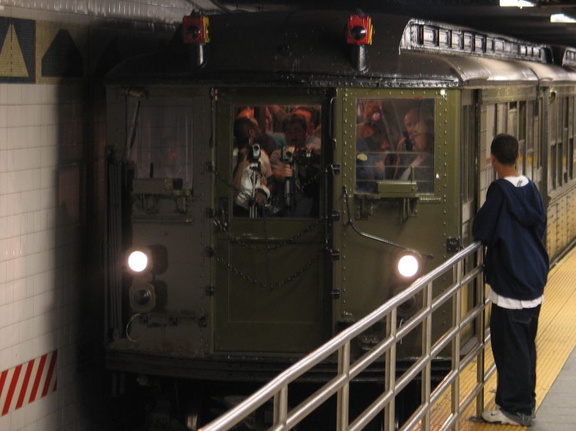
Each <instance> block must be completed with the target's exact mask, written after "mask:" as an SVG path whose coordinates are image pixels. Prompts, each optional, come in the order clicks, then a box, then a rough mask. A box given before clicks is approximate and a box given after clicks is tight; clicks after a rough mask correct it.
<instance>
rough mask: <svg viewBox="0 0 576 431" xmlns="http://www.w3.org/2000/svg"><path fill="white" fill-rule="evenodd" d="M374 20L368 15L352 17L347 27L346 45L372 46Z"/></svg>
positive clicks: (349, 18)
mask: <svg viewBox="0 0 576 431" xmlns="http://www.w3.org/2000/svg"><path fill="white" fill-rule="evenodd" d="M372 33H373V28H372V18H370V17H369V16H367V15H350V16H349V17H348V24H347V26H346V43H348V44H350V45H372Z"/></svg>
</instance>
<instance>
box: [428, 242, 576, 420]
mask: <svg viewBox="0 0 576 431" xmlns="http://www.w3.org/2000/svg"><path fill="white" fill-rule="evenodd" d="M575 310H576V249H572V250H571V251H570V252H569V253H568V254H567V255H566V256H564V257H563V258H562V259H561V260H560V261H559V262H558V263H557V264H556V265H555V266H554V267H553V268H552V269H551V271H550V274H549V277H548V283H547V285H546V289H545V291H544V302H543V304H542V310H541V312H540V321H539V329H538V335H537V338H536V345H537V352H538V363H537V384H536V419H535V420H534V423H533V425H532V426H531V427H519V426H512V425H494V424H489V423H486V422H484V421H483V420H482V419H481V418H479V417H478V416H477V413H476V406H475V405H474V404H473V405H471V406H470V407H469V408H468V410H466V412H465V414H464V415H462V419H461V420H460V422H459V424H458V425H459V429H460V430H473V431H480V430H482V431H484V430H496V431H499V430H502V431H505V430H520V429H527V430H528V431H568V430H570V431H573V430H575V429H576V349H575V346H576V312H575ZM487 360H490V361H492V357H491V352H487ZM466 379H468V377H466V376H465V375H464V376H463V377H462V384H466V383H465V380H466ZM473 379H475V374H474V373H473V372H470V376H469V380H470V381H472V380H473ZM470 384H472V383H470ZM495 389H496V373H494V374H493V375H492V376H491V377H490V379H489V380H488V382H487V383H486V385H485V392H484V397H485V401H484V402H485V405H486V409H494V408H495V403H494V394H495ZM440 404H442V403H440ZM438 408H439V409H442V407H441V406H439V407H438ZM434 416H435V415H434V413H433V414H432V418H431V421H432V423H431V425H432V426H431V429H435V430H440V429H442V424H441V423H436V424H435V423H434ZM444 417H445V416H444Z"/></svg>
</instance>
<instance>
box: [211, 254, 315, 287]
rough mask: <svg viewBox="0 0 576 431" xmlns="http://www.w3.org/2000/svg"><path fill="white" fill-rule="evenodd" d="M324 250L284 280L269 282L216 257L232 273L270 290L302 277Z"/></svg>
mask: <svg viewBox="0 0 576 431" xmlns="http://www.w3.org/2000/svg"><path fill="white" fill-rule="evenodd" d="M323 251H324V248H321V249H320V250H318V253H317V255H316V256H314V257H312V258H311V259H309V260H308V262H306V263H305V264H304V265H303V266H302V267H301V268H300V269H299V270H298V271H296V272H294V273H293V274H291V275H289V276H288V277H286V278H285V279H284V280H280V281H277V282H275V283H272V282H271V281H268V282H264V281H260V280H258V279H256V278H254V277H252V276H250V275H248V274H246V273H245V272H243V271H241V270H240V269H239V268H237V267H235V266H233V265H232V264H231V263H230V262H229V261H227V260H226V259H222V258H221V257H219V256H215V257H216V262H218V263H221V264H222V265H225V266H226V268H227V269H228V270H229V271H230V272H232V274H234V275H237V276H238V277H240V278H241V279H243V280H244V281H247V282H249V283H250V284H253V285H255V286H258V287H262V288H268V289H270V290H274V289H279V288H281V287H283V286H286V285H287V284H289V283H290V282H292V280H295V279H296V278H298V277H300V276H301V275H302V274H304V273H305V272H306V271H307V270H308V269H309V268H310V267H311V266H312V265H313V264H314V263H315V262H316V261H317V260H318V258H319V256H320V254H321V253H322V252H323Z"/></svg>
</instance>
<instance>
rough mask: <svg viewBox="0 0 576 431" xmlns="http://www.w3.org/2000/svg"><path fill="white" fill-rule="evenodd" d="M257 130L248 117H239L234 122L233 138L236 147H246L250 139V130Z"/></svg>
mask: <svg viewBox="0 0 576 431" xmlns="http://www.w3.org/2000/svg"><path fill="white" fill-rule="evenodd" d="M252 129H255V130H257V129H258V127H257V126H256V124H254V120H252V119H250V118H248V117H240V118H237V119H236V121H234V137H235V138H236V143H237V145H238V147H240V148H242V147H243V146H244V145H247V144H248V142H249V138H250V133H249V132H250V130H252Z"/></svg>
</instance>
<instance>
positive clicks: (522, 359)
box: [472, 134, 549, 426]
mask: <svg viewBox="0 0 576 431" xmlns="http://www.w3.org/2000/svg"><path fill="white" fill-rule="evenodd" d="M490 152H491V155H490V157H491V162H492V166H493V167H494V169H495V171H496V174H497V179H496V181H494V182H493V183H492V184H490V187H489V188H488V192H487V194H486V202H484V204H483V205H482V207H481V208H480V210H479V211H478V213H477V215H476V218H475V220H474V225H473V229H472V230H473V235H474V238H475V239H476V240H480V241H482V243H483V244H484V245H485V246H486V258H485V276H486V283H487V284H489V285H490V290H489V292H488V296H489V298H490V299H491V301H492V311H491V316H490V333H491V343H492V351H493V354H494V362H495V363H496V370H497V374H498V379H497V388H496V400H495V401H496V406H497V408H496V410H487V411H484V412H483V413H482V418H483V419H484V420H485V421H486V422H489V423H495V424H507V425H519V426H530V425H531V424H532V420H533V418H534V416H533V414H534V408H535V405H536V393H535V388H536V342H535V339H536V333H537V330H538V316H539V314H540V307H541V304H542V299H543V292H544V286H545V285H546V281H547V277H548V270H549V260H548V254H547V252H546V249H545V247H544V244H543V242H542V239H543V237H544V233H545V231H546V212H545V210H544V205H543V203H542V198H541V196H540V194H539V192H538V189H537V188H536V185H535V184H534V183H533V182H532V181H530V180H529V179H528V178H526V177H525V176H524V175H520V174H519V173H518V172H517V170H516V167H515V164H516V161H517V159H518V156H519V153H518V140H517V139H516V138H515V137H513V136H511V135H507V134H500V135H498V136H496V137H495V138H494V140H493V141H492V144H491V147H490Z"/></svg>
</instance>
